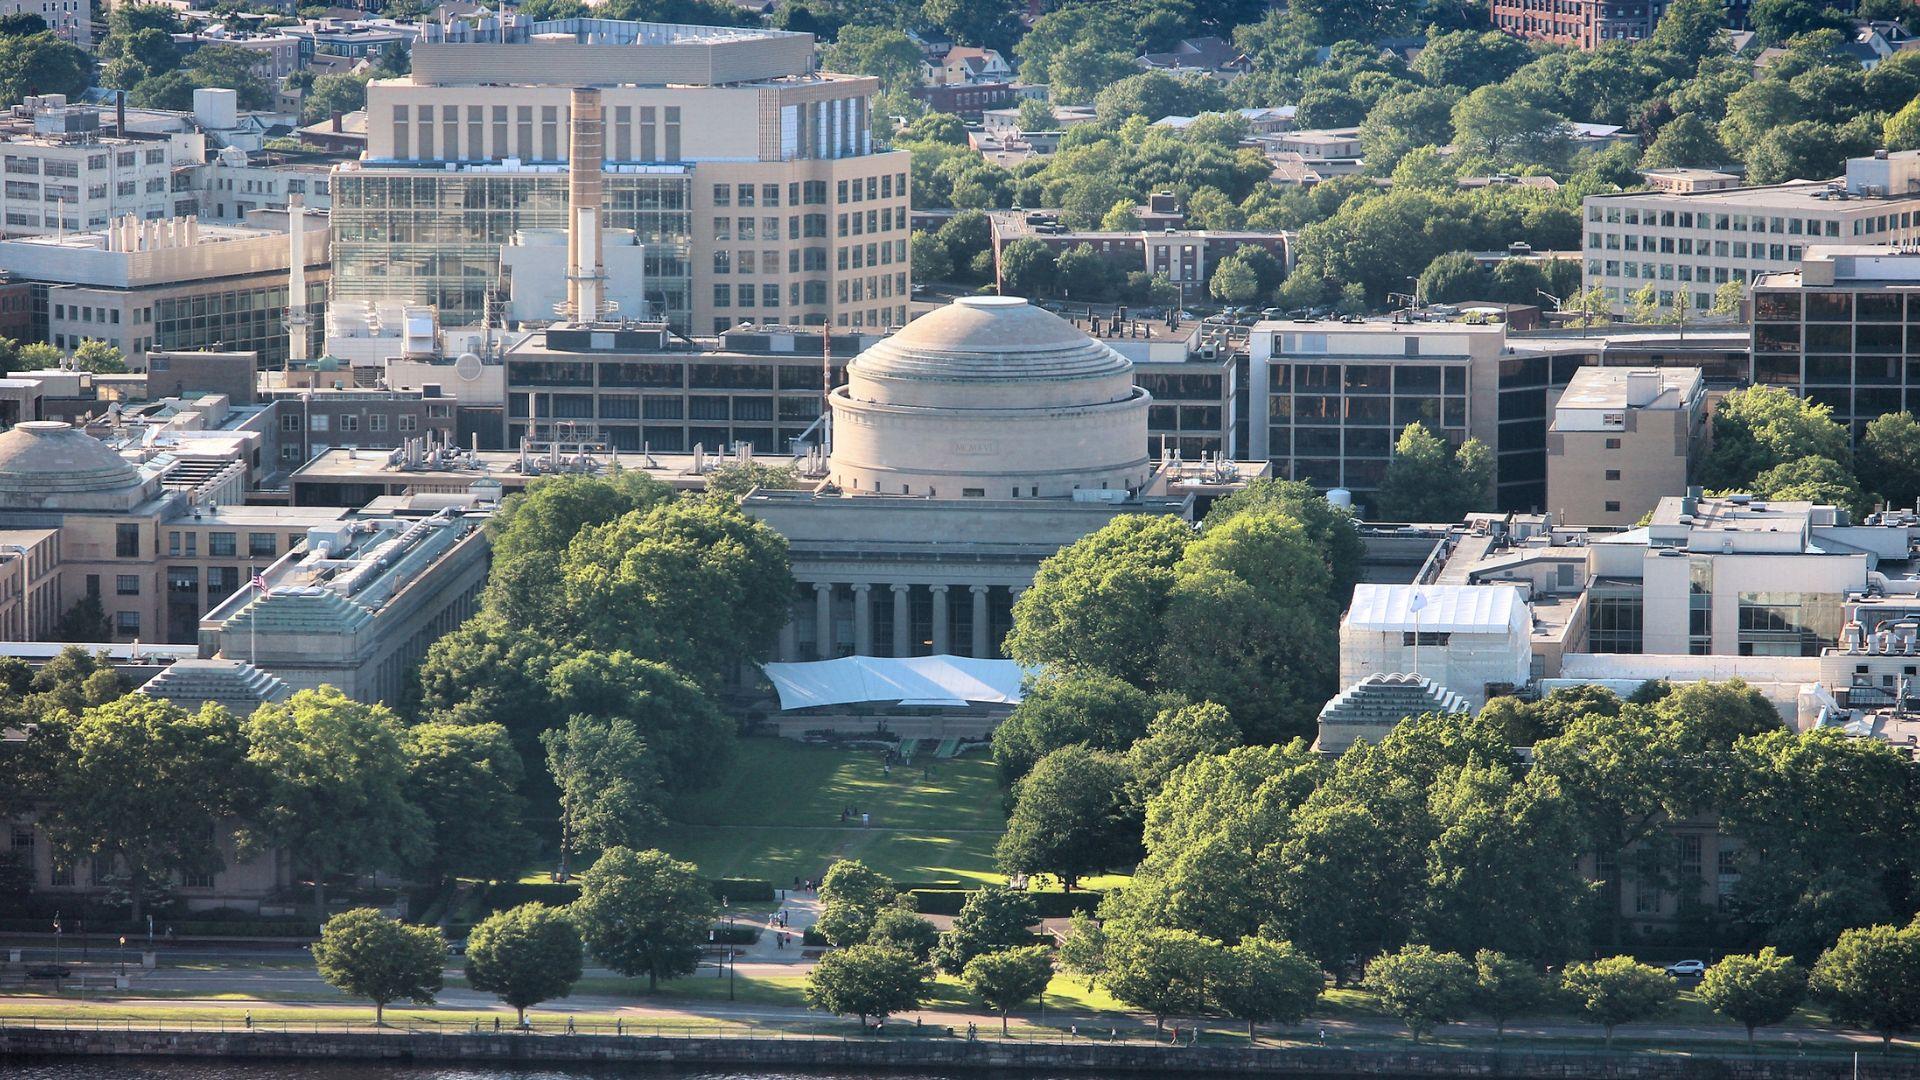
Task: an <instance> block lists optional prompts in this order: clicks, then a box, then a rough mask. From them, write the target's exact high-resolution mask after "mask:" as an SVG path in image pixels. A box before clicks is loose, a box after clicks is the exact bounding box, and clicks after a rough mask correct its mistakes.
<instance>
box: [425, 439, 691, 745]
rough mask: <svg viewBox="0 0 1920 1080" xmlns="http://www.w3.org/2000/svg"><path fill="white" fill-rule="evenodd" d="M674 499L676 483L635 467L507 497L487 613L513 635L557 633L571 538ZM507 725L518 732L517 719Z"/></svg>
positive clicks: (531, 487) (495, 539)
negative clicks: (564, 561)
mask: <svg viewBox="0 0 1920 1080" xmlns="http://www.w3.org/2000/svg"><path fill="white" fill-rule="evenodd" d="M672 497H673V489H672V488H670V487H668V486H667V485H666V484H665V483H662V482H661V481H659V480H656V479H654V478H653V477H651V476H648V475H647V474H646V473H644V472H641V471H639V470H637V469H636V470H628V471H622V472H616V473H613V474H612V475H609V476H581V475H563V476H545V477H541V478H539V479H536V480H534V481H533V482H532V483H530V484H528V485H527V489H526V490H525V491H523V492H519V493H518V494H514V495H510V496H508V497H507V499H506V501H504V502H502V503H501V504H500V509H498V510H496V511H494V514H493V517H492V519H491V520H489V521H488V522H487V538H488V539H489V540H490V541H491V542H492V544H493V568H492V570H491V571H490V572H489V574H488V577H487V593H486V601H485V610H486V612H487V614H489V615H491V616H494V617H496V618H498V619H500V620H501V622H502V624H503V626H505V627H510V628H512V632H526V633H531V634H537V635H540V636H542V637H549V638H551V637H556V636H558V631H559V629H560V628H561V626H562V625H563V622H564V619H563V616H562V614H561V613H560V612H558V611H556V610H555V609H556V607H557V606H558V605H560V604H561V603H562V602H563V600H564V597H563V596H562V587H561V561H562V557H563V556H565V554H566V552H567V548H568V546H569V545H570V544H572V542H573V538H574V537H575V536H577V535H579V533H580V532H581V531H582V530H583V529H585V528H587V527H588V526H590V525H604V524H606V523H608V522H610V521H613V520H614V519H616V518H618V517H620V516H621V515H623V514H626V513H628V512H629V511H633V510H647V509H651V508H653V507H655V506H658V505H660V504H662V503H664V502H666V501H668V500H669V499H671V498H672ZM456 633H458V631H456ZM492 719H500V718H498V717H493V718H492ZM503 722H504V721H503ZM507 726H508V728H509V729H513V730H517V728H516V727H515V725H514V724H512V723H508V725H507ZM541 726H542V727H545V726H547V725H544V724H543V725H541Z"/></svg>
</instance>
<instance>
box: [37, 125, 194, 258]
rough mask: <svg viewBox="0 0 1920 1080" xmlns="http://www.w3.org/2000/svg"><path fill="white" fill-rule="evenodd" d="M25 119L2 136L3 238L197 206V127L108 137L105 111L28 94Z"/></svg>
mask: <svg viewBox="0 0 1920 1080" xmlns="http://www.w3.org/2000/svg"><path fill="white" fill-rule="evenodd" d="M17 111H18V113H19V114H20V116H21V119H22V123H21V125H20V127H21V128H22V129H23V130H20V131H19V132H18V133H16V134H10V135H8V136H6V138H5V139H4V140H0V177H3V178H4V184H0V235H4V236H43V235H47V234H55V233H61V232H67V233H73V232H79V231H81V230H85V229H98V228H103V227H105V226H106V225H107V224H108V223H109V222H111V221H113V220H115V219H118V218H122V217H126V216H129V215H131V216H133V217H135V218H139V219H146V220H151V219H155V218H173V217H184V216H187V215H190V214H194V213H197V212H198V211H199V203H198V200H197V195H196V194H195V193H194V192H193V190H192V184H191V174H190V173H187V172H182V171H181V170H182V169H197V168H199V166H200V164H201V162H202V161H203V160H204V159H205V157H206V150H207V144H206V137H205V136H204V135H202V134H201V133H199V132H197V131H193V132H185V131H182V132H170V133H165V134H156V135H148V134H144V133H140V132H133V131H128V132H122V133H115V134H111V135H109V134H106V133H105V132H103V130H102V119H101V110H99V109H95V108H91V107H88V106H80V105H69V104H67V101H66V99H65V98H64V97H61V96H59V95H48V96H45V97H40V98H29V99H28V100H27V101H26V102H25V103H24V104H23V105H21V106H19V107H18V108H17Z"/></svg>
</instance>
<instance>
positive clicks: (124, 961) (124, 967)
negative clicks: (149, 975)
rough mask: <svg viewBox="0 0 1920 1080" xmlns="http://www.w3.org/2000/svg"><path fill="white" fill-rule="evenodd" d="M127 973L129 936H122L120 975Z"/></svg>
mask: <svg viewBox="0 0 1920 1080" xmlns="http://www.w3.org/2000/svg"><path fill="white" fill-rule="evenodd" d="M126 973H127V935H125V934H121V935H120V974H121V975H123V976H124V975H125V974H126Z"/></svg>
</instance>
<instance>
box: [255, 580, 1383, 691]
mask: <svg viewBox="0 0 1920 1080" xmlns="http://www.w3.org/2000/svg"><path fill="white" fill-rule="evenodd" d="M259 583H260V574H259V573H258V572H257V571H256V570H254V568H253V564H252V563H248V564H247V591H248V592H250V593H252V594H253V597H254V599H255V600H258V599H259V598H260V589H259ZM248 606H249V607H251V606H252V605H251V604H249V605H248ZM1419 640H1420V639H1419V637H1418V636H1416V637H1415V638H1414V641H1415V642H1418V641H1419ZM259 645H260V614H259V613H258V612H255V613H254V614H252V615H249V616H247V666H248V667H259V666H260V665H259V663H258V653H259ZM1417 647H1418V646H1417V645H1416V648H1417Z"/></svg>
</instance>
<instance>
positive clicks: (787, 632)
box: [780, 601, 800, 664]
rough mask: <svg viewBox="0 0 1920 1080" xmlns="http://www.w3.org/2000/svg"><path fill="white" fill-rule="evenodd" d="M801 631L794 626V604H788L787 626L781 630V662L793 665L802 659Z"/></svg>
mask: <svg viewBox="0 0 1920 1080" xmlns="http://www.w3.org/2000/svg"><path fill="white" fill-rule="evenodd" d="M799 637H800V629H799V627H797V626H796V625H794V621H793V603H792V602H791V601H789V602H788V604H787V624H786V625H785V626H782V627H781V628H780V662H781V663H783V664H791V663H793V662H794V661H795V660H798V659H800V641H799Z"/></svg>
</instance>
